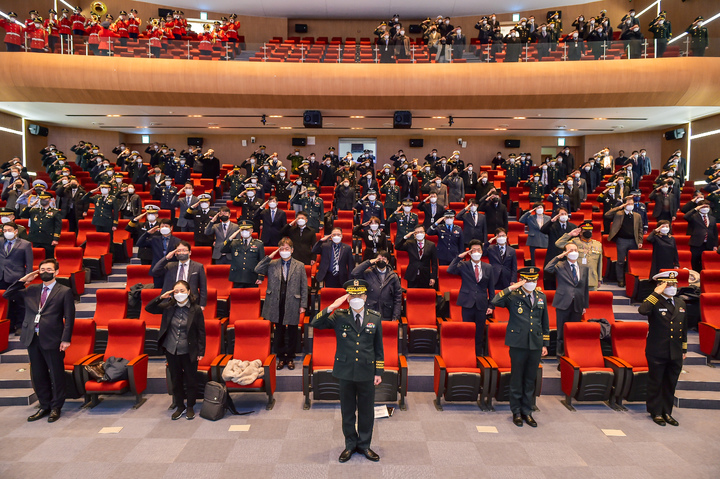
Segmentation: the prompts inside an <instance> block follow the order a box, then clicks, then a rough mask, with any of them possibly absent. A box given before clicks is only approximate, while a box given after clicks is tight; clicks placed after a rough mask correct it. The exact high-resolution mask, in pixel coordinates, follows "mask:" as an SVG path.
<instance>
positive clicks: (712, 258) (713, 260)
mask: <svg viewBox="0 0 720 479" xmlns="http://www.w3.org/2000/svg"><path fill="white" fill-rule="evenodd" d="M702 264H703V270H710V269H716V270H720V254H717V253H716V252H715V251H703V254H702Z"/></svg>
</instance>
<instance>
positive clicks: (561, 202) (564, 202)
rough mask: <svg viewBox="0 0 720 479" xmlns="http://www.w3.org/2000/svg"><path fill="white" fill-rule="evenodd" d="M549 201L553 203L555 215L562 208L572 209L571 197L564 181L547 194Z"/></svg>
mask: <svg viewBox="0 0 720 479" xmlns="http://www.w3.org/2000/svg"><path fill="white" fill-rule="evenodd" d="M547 201H549V202H550V203H552V205H553V210H552V214H553V216H555V215H556V214H557V212H558V211H559V210H560V209H564V210H566V211H572V210H571V209H570V197H569V196H567V195H566V194H565V185H564V184H562V183H561V184H560V185H558V187H557V188H555V189H554V190H553V191H552V192H551V193H550V194H549V195H548V196H547Z"/></svg>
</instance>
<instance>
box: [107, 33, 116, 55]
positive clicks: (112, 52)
mask: <svg viewBox="0 0 720 479" xmlns="http://www.w3.org/2000/svg"><path fill="white" fill-rule="evenodd" d="M108 56H109V57H112V56H115V52H114V51H113V41H112V38H111V37H108Z"/></svg>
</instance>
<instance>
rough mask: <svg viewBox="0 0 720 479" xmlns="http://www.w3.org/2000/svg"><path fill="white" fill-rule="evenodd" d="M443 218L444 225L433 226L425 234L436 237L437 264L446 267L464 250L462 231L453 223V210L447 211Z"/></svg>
mask: <svg viewBox="0 0 720 479" xmlns="http://www.w3.org/2000/svg"><path fill="white" fill-rule="evenodd" d="M443 216H444V222H445V224H442V225H438V224H433V225H432V226H430V228H428V230H427V234H428V235H431V236H437V237H438V243H437V257H438V262H439V263H440V265H442V266H446V265H449V264H450V263H452V260H454V259H455V258H456V257H457V255H459V254H460V253H462V252H463V251H464V250H465V241H464V239H463V232H462V230H461V229H460V227H459V226H457V225H455V224H454V223H453V222H454V219H455V212H454V211H453V210H447V211H445V213H444V214H443Z"/></svg>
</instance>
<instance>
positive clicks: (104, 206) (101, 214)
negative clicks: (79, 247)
mask: <svg viewBox="0 0 720 479" xmlns="http://www.w3.org/2000/svg"><path fill="white" fill-rule="evenodd" d="M83 201H84V202H87V203H94V204H95V213H93V217H92V224H93V225H95V229H96V230H97V231H98V233H110V239H111V240H112V232H113V230H112V229H113V227H117V225H118V207H117V202H116V201H115V197H114V196H113V195H109V194H108V195H107V196H103V195H93V194H92V192H88V193H86V194H85V196H84V197H83Z"/></svg>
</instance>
